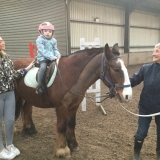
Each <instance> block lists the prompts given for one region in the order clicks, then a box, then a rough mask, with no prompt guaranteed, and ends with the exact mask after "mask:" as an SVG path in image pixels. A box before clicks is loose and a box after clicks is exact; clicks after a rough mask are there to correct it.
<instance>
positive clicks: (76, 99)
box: [14, 44, 132, 158]
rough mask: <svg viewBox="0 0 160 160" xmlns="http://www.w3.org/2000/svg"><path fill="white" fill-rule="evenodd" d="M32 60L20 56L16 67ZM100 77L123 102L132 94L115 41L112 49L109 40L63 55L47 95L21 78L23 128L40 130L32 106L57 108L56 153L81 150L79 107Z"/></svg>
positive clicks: (18, 87)
mask: <svg viewBox="0 0 160 160" xmlns="http://www.w3.org/2000/svg"><path fill="white" fill-rule="evenodd" d="M103 50H104V51H103ZM103 52H104V53H103ZM32 60H33V59H30V58H26V59H25V58H23V59H18V60H16V61H15V62H14V66H15V69H19V68H24V67H25V66H27V65H28V64H29V63H30V62H31V61H32ZM98 79H101V80H102V81H103V83H104V84H105V85H106V86H107V87H108V88H109V89H110V91H111V92H112V93H114V94H116V96H117V97H118V99H119V101H120V102H126V101H128V100H129V99H130V98H131V97H132V89H131V86H130V81H129V77H128V72H127V69H126V67H125V65H124V63H123V60H122V59H121V57H120V56H119V47H118V44H115V45H114V46H113V48H112V50H110V48H109V46H108V44H106V45H105V48H104V49H101V48H94V49H86V50H81V51H77V52H75V53H74V54H71V55H70V56H68V57H61V58H60V60H59V63H58V72H57V75H56V78H55V80H54V82H53V84H52V85H51V86H50V87H49V88H48V89H47V92H46V93H45V94H44V95H37V94H36V93H35V88H30V87H28V86H26V85H25V83H24V77H23V78H21V79H19V80H17V81H16V90H15V92H16V100H17V106H16V107H17V109H19V108H20V107H22V106H23V131H24V132H26V133H28V134H33V133H36V132H37V131H36V128H35V126H34V123H33V120H32V106H35V107H40V108H55V110H56V116H57V127H56V132H57V134H56V147H55V155H56V156H57V157H65V158H67V157H69V156H70V151H77V150H79V147H78V143H77V140H76V135H75V125H76V112H77V109H78V107H79V105H80V103H81V102H82V100H83V98H84V96H85V92H86V90H87V89H88V88H89V87H90V86H91V85H92V84H93V83H94V82H95V81H96V80H98Z"/></svg>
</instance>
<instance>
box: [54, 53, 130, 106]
mask: <svg viewBox="0 0 160 160" xmlns="http://www.w3.org/2000/svg"><path fill="white" fill-rule="evenodd" d="M117 58H121V57H120V56H117V57H114V58H112V59H110V60H109V61H106V64H107V63H109V62H110V61H113V60H115V59H117ZM55 64H56V67H57V70H58V73H59V75H60V79H61V82H62V83H63V85H64V86H65V88H66V89H67V90H68V91H69V92H70V93H73V94H75V95H77V96H81V97H86V98H93V97H90V96H85V95H82V94H79V93H76V92H73V91H72V90H70V89H69V88H68V87H67V86H66V85H65V83H64V81H63V78H62V75H61V72H60V70H59V67H58V65H57V63H56V62H55ZM108 66H109V64H108ZM104 70H105V66H104V53H103V54H102V57H101V76H100V79H101V80H102V81H103V82H104V80H105V81H106V82H108V84H109V85H110V87H109V90H110V91H109V92H108V93H106V95H105V98H104V99H103V100H102V101H100V102H96V103H101V102H103V101H104V100H106V99H107V98H113V97H114V96H115V95H116V94H117V92H116V88H125V87H130V86H131V85H130V84H128V85H115V84H113V83H111V81H109V79H108V78H107V77H106V76H105V71H104ZM100 97H104V96H100ZM94 98H97V97H94Z"/></svg>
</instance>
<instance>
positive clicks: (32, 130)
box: [22, 128, 38, 135]
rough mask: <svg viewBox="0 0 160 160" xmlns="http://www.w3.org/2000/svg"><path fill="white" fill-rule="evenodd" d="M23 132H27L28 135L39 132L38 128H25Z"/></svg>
mask: <svg viewBox="0 0 160 160" xmlns="http://www.w3.org/2000/svg"><path fill="white" fill-rule="evenodd" d="M22 133H24V134H27V135H33V134H37V133H38V132H37V130H36V128H34V129H33V128H23V131H22Z"/></svg>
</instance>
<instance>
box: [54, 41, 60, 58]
mask: <svg viewBox="0 0 160 160" xmlns="http://www.w3.org/2000/svg"><path fill="white" fill-rule="evenodd" d="M53 50H54V53H55V56H56V57H57V58H56V59H58V58H60V57H61V54H60V53H59V49H58V47H57V40H56V39H54V46H53Z"/></svg>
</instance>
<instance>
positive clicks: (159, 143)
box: [156, 137, 160, 160]
mask: <svg viewBox="0 0 160 160" xmlns="http://www.w3.org/2000/svg"><path fill="white" fill-rule="evenodd" d="M156 153H157V160H160V137H157V148H156Z"/></svg>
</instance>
